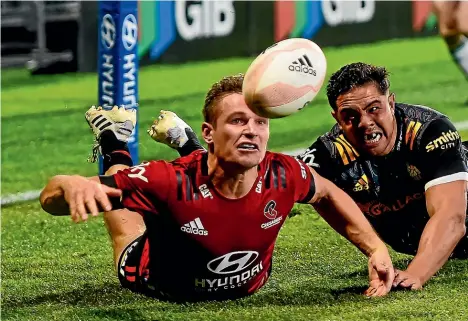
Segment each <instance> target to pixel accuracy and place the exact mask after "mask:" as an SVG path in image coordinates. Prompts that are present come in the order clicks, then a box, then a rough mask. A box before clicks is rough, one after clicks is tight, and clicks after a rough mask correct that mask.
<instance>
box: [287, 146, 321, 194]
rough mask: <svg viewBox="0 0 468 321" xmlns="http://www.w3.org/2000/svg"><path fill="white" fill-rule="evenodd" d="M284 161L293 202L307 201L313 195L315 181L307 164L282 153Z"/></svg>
mask: <svg viewBox="0 0 468 321" xmlns="http://www.w3.org/2000/svg"><path fill="white" fill-rule="evenodd" d="M282 159H283V163H285V170H286V179H287V182H288V184H289V183H290V182H291V183H292V185H293V191H294V202H296V203H308V202H309V201H310V200H311V199H312V197H314V195H315V181H314V176H313V175H312V173H311V171H310V169H309V168H307V165H306V164H305V163H304V162H303V161H301V160H299V159H296V158H294V157H291V156H287V155H282Z"/></svg>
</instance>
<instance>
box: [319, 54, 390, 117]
mask: <svg viewBox="0 0 468 321" xmlns="http://www.w3.org/2000/svg"><path fill="white" fill-rule="evenodd" d="M370 82H374V83H375V84H376V85H377V87H378V88H379V89H380V92H381V93H382V94H385V93H386V92H387V90H388V88H389V87H390V81H389V80H388V72H387V70H386V69H385V67H378V66H374V65H370V64H366V63H363V62H355V63H352V64H349V65H346V66H343V67H341V69H340V70H338V71H337V72H335V73H334V74H333V75H332V76H331V77H330V80H329V81H328V85H327V97H328V103H329V104H330V106H331V107H332V108H333V109H336V108H337V106H336V100H337V99H338V97H339V96H340V95H343V94H345V93H347V92H348V91H350V90H351V89H353V88H356V87H359V86H362V85H364V84H368V83H370Z"/></svg>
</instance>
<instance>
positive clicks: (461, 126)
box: [1, 120, 468, 206]
mask: <svg viewBox="0 0 468 321" xmlns="http://www.w3.org/2000/svg"><path fill="white" fill-rule="evenodd" d="M454 125H455V127H456V128H457V130H465V129H468V120H465V121H461V122H458V123H454ZM304 151H305V148H298V149H295V150H290V151H285V152H283V153H284V154H287V155H291V156H297V155H299V154H301V153H302V152H304ZM40 194H41V190H36V191H27V192H22V193H17V194H7V195H5V196H2V197H1V206H5V205H13V204H16V203H21V202H27V201H32V200H36V199H38V198H39V195H40Z"/></svg>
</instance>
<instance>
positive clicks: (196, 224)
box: [180, 217, 208, 235]
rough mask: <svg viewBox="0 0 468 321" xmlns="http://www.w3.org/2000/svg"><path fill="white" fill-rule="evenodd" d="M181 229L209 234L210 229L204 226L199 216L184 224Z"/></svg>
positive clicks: (197, 233) (192, 232)
mask: <svg viewBox="0 0 468 321" xmlns="http://www.w3.org/2000/svg"><path fill="white" fill-rule="evenodd" d="M180 230H181V231H182V232H185V233H188V234H195V235H208V231H207V230H205V228H204V227H203V224H202V222H201V221H200V218H199V217H197V218H196V219H194V220H193V221H190V222H188V223H185V224H184V225H183V226H181V227H180Z"/></svg>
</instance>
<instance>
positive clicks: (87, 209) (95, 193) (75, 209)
mask: <svg viewBox="0 0 468 321" xmlns="http://www.w3.org/2000/svg"><path fill="white" fill-rule="evenodd" d="M60 185H61V186H60V187H61V188H62V190H63V193H64V198H65V201H66V202H67V203H68V206H69V209H70V215H71V218H72V220H73V221H74V222H75V223H79V222H80V220H81V221H86V220H87V219H88V213H90V214H91V215H92V216H97V215H98V214H99V212H100V211H110V210H112V204H111V202H110V200H109V197H120V196H121V195H122V191H121V190H119V189H116V188H112V187H109V186H106V185H103V184H100V183H98V182H96V181H93V180H90V179H88V178H85V177H82V176H78V175H74V176H68V177H67V178H66V179H64V180H63V181H62V183H61V184H60Z"/></svg>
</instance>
